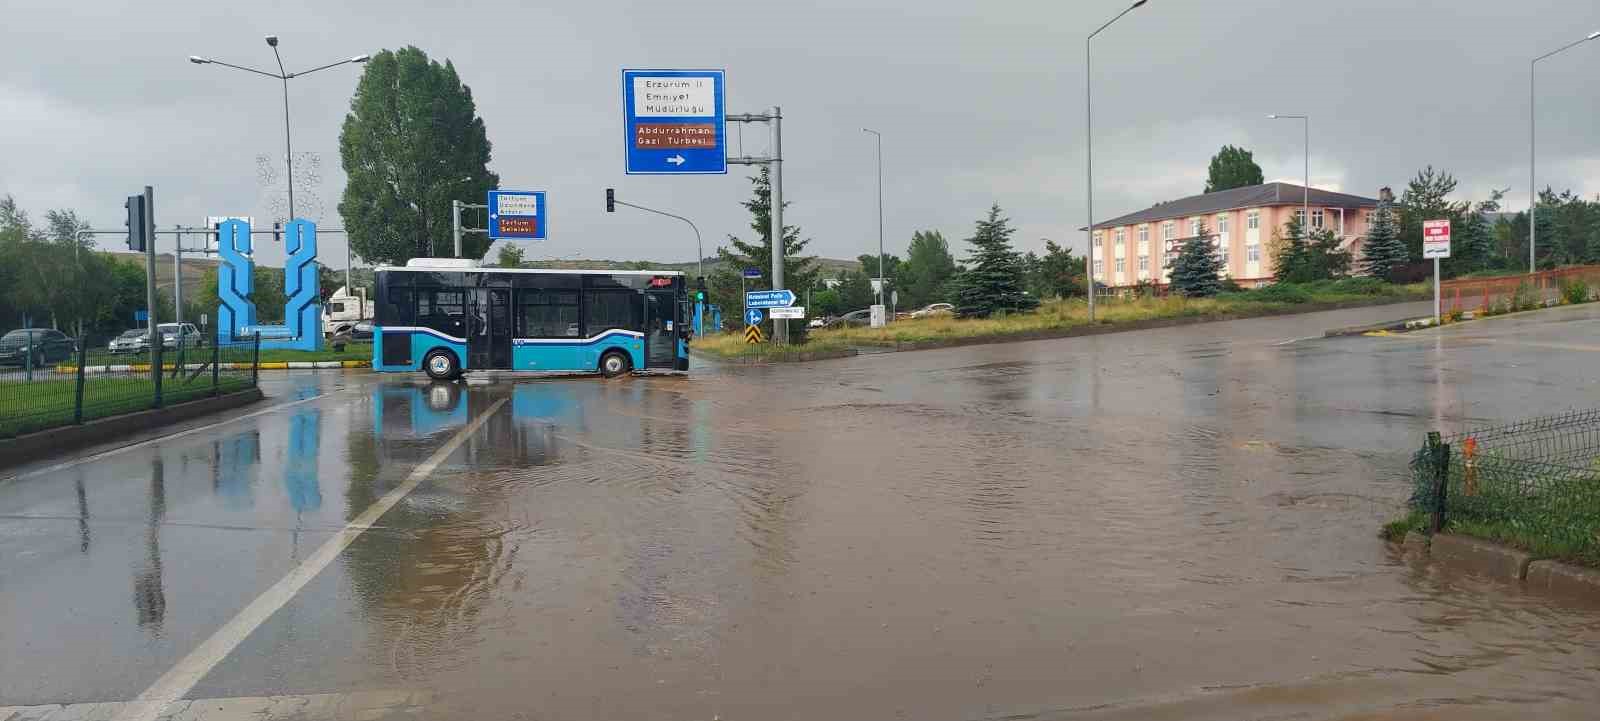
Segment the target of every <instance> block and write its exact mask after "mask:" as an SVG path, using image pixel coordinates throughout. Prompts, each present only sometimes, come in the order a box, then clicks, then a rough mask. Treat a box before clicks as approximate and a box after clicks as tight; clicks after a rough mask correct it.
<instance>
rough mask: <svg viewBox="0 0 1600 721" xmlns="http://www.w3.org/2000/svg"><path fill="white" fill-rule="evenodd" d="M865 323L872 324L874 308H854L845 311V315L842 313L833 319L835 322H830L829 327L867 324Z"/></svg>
mask: <svg viewBox="0 0 1600 721" xmlns="http://www.w3.org/2000/svg"><path fill="white" fill-rule="evenodd" d="M865 325H872V309H871V308H862V309H861V310H852V311H850V312H849V313H845V314H844V315H841V316H839V317H838V318H835V319H833V322H832V323H829V324H828V327H829V328H846V327H851V326H865Z"/></svg>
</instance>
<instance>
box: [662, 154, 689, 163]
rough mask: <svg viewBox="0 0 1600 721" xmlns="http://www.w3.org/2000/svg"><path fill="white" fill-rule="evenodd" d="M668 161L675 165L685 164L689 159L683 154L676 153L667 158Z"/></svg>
mask: <svg viewBox="0 0 1600 721" xmlns="http://www.w3.org/2000/svg"><path fill="white" fill-rule="evenodd" d="M667 162H669V163H672V164H673V165H683V164H684V163H685V162H687V160H686V159H685V158H684V157H683V156H682V155H674V156H672V157H670V158H667Z"/></svg>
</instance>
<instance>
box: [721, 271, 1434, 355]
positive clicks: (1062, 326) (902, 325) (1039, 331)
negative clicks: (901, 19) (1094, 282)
mask: <svg viewBox="0 0 1600 721" xmlns="http://www.w3.org/2000/svg"><path fill="white" fill-rule="evenodd" d="M1430 293H1431V289H1430V288H1429V287H1428V286H1426V285H1425V284H1421V283H1418V284H1412V285H1401V286H1397V285H1390V284H1388V283H1384V282H1381V281H1376V280H1372V279H1367V278H1355V279H1345V280H1338V281H1322V282H1318V283H1306V284H1302V285H1287V284H1280V285H1275V286H1269V287H1267V288H1263V289H1260V290H1251V291H1242V292H1236V293H1223V294H1220V295H1218V296H1216V297H1214V298H1182V297H1175V296H1174V297H1167V298H1139V299H1132V300H1117V301H1111V302H1107V303H1102V304H1098V305H1097V307H1096V309H1095V310H1096V318H1095V322H1094V323H1092V324H1091V323H1090V322H1089V312H1088V304H1087V303H1086V302H1085V301H1083V300H1082V299H1067V300H1052V301H1047V302H1046V303H1044V304H1043V305H1041V306H1040V307H1039V309H1038V310H1035V311H1030V312H1027V313H1014V314H1009V315H1001V316H993V317H989V318H954V317H949V316H943V317H935V318H921V319H916V320H899V321H895V322H894V323H890V324H889V325H888V326H887V327H884V328H863V327H856V328H840V329H819V330H813V331H811V332H810V337H809V339H808V340H807V342H806V343H805V344H804V345H802V346H798V348H797V349H793V350H786V351H774V350H773V349H772V348H770V347H769V346H767V345H766V344H746V343H745V342H744V337H743V336H742V335H740V334H737V333H723V334H717V335H714V336H707V337H704V338H698V339H696V340H695V342H694V350H695V351H696V352H701V353H705V354H707V355H709V356H711V357H714V358H730V359H758V358H759V359H765V360H773V361H784V360H812V359H814V358H817V357H832V356H836V355H839V354H843V353H847V352H849V351H850V350H851V349H853V348H861V347H866V348H896V349H916V348H926V347H939V346H942V345H961V344H966V343H982V342H999V341H1005V340H1032V339H1036V338H1049V337H1059V336H1066V335H1073V334H1075V333H1079V332H1088V331H1089V330H1090V329H1093V330H1095V331H1100V330H1104V329H1108V327H1109V328H1114V327H1115V326H1119V325H1121V326H1128V327H1129V328H1130V329H1131V328H1137V327H1140V325H1141V324H1149V323H1152V322H1158V321H1163V320H1179V321H1181V320H1194V321H1204V320H1231V319H1236V318H1248V317H1256V316H1268V315H1280V314H1284V313H1297V312H1305V311H1309V310H1321V309H1327V308H1333V307H1341V306H1351V305H1376V304H1381V303H1397V302H1404V301H1412V300H1424V299H1426V298H1429V297H1431V295H1430Z"/></svg>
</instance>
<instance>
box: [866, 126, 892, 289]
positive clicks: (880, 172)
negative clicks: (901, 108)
mask: <svg viewBox="0 0 1600 721" xmlns="http://www.w3.org/2000/svg"><path fill="white" fill-rule="evenodd" d="M861 132H863V133H872V135H873V137H875V138H877V140H878V305H883V285H884V284H885V283H887V282H889V279H888V278H887V277H885V276H884V274H883V133H880V132H878V131H876V130H873V129H872V128H862V129H861Z"/></svg>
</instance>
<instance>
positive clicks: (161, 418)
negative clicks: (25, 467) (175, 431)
mask: <svg viewBox="0 0 1600 721" xmlns="http://www.w3.org/2000/svg"><path fill="white" fill-rule="evenodd" d="M261 398H262V395H261V389H260V388H251V389H249V390H244V391H239V392H237V393H229V394H227V395H221V396H216V397H214V398H201V399H200V400H194V401H189V402H187V403H178V404H174V405H170V406H166V407H164V408H155V409H152V410H147V411H138V412H135V413H124V414H122V415H120V416H111V417H109V418H99V419H96V420H92V421H89V422H87V423H84V424H83V425H79V426H59V427H56V428H49V429H46V430H42V431H37V432H34V433H29V434H27V435H22V436H17V437H16V438H7V439H5V440H0V468H5V467H7V466H12V465H20V464H22V463H25V462H27V461H29V460H33V459H36V458H43V457H46V456H51V455H55V454H59V453H63V452H66V451H73V450H77V449H79V448H88V447H89V446H94V445H98V444H100V443H104V442H105V441H108V440H112V439H114V438H119V437H122V436H126V435H132V434H134V433H138V432H140V431H145V430H149V429H151V428H156V427H160V426H165V425H171V424H173V423H177V422H179V421H185V420H189V419H191V418H198V417H200V416H203V415H206V414H208V413H215V412H217V411H222V410H228V409H230V408H238V407H239V406H244V405H249V404H251V403H254V402H256V401H259V400H261Z"/></svg>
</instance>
